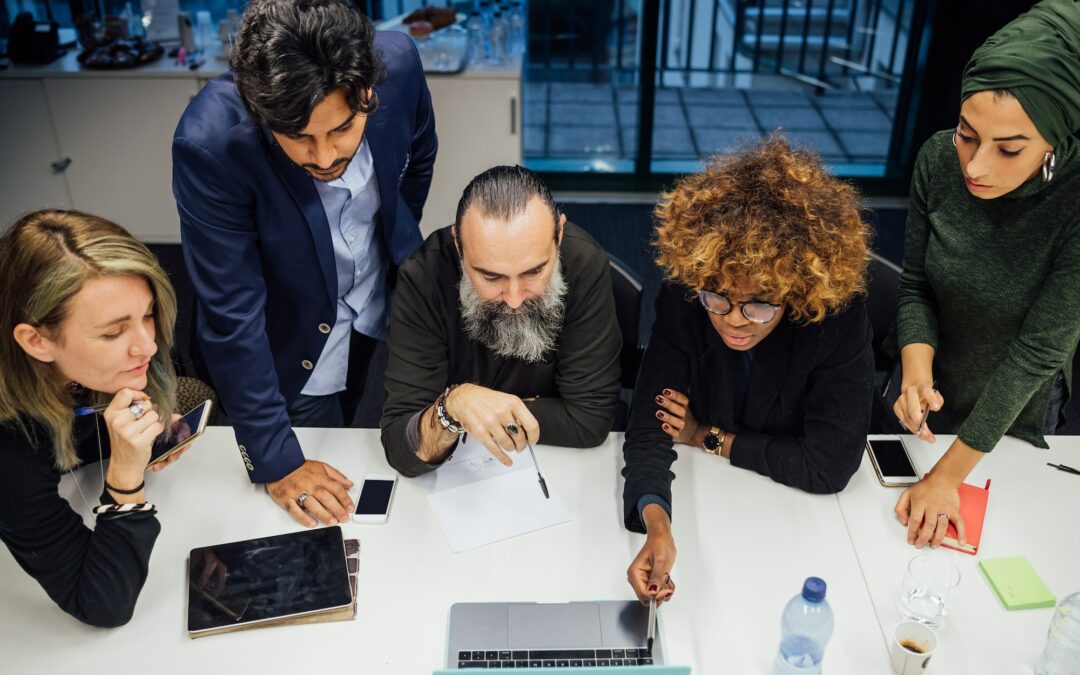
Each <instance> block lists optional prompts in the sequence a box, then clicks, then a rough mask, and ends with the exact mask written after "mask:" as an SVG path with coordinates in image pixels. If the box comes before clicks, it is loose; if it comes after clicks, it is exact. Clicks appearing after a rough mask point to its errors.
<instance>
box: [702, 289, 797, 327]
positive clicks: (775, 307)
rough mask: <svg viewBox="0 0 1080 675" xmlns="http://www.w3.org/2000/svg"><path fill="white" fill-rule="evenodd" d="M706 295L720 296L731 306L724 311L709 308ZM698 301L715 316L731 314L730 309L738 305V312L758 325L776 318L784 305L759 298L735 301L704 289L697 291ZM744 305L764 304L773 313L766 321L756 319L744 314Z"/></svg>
mask: <svg viewBox="0 0 1080 675" xmlns="http://www.w3.org/2000/svg"><path fill="white" fill-rule="evenodd" d="M706 295H714V296H716V297H718V298H722V299H724V300H726V301H727V303H728V304H729V305H731V307H730V308H729V309H728V311H726V312H717V311H715V310H712V309H709V305H708V303H706V302H705V296H706ZM698 301H699V302H700V303H701V306H702V307H703V308H704V309H705V311H706V312H708V313H709V314H715V315H716V316H727V315H728V314H731V312H732V310H734V309H735V308H736V307H738V308H739V313H740V314H742V316H743V318H744V319H746V320H747V321H749V322H751V323H756V324H758V325H764V324H767V323H772V321H773V320H774V319H776V315H777V314H778V313H779V312H780V308H781V307H783V306H784V305H783V303H781V304H779V305H774V304H773V303H771V302H762V301H761V300H747V301H745V302H736V301H735V300H732V299H731V298H729V297H728V296H727V295H725V294H723V293H717V292H716V291H706V290H704V289H702V290H700V291H698ZM746 305H764V306H766V307H769V308H770V309H772V311H773V315H772V316H770V317H769V319H768V321H758V320H757V319H751V318H750V317H748V316H747V315H746V309H745V307H746Z"/></svg>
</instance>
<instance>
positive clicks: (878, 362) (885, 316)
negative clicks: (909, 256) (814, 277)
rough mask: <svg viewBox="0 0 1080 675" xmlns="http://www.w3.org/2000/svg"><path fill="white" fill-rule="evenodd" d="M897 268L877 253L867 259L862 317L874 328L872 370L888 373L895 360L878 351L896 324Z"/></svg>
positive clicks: (898, 276) (898, 282) (898, 278)
mask: <svg viewBox="0 0 1080 675" xmlns="http://www.w3.org/2000/svg"><path fill="white" fill-rule="evenodd" d="M900 272H901V270H900V267H899V266H898V265H896V264H895V263H892V262H890V261H888V260H886V259H885V258H883V257H881V256H880V255H878V254H877V253H872V254H871V256H870V271H869V277H870V278H869V280H868V281H867V292H866V314H867V317H868V318H869V319H870V325H871V326H872V327H873V329H874V338H873V342H872V344H873V347H874V370H883V371H884V370H888V371H891V370H892V367H893V365H894V361H895V359H894V358H893V357H891V356H889V355H888V354H885V353H884V352H883V351H882V343H883V342H884V341H885V338H886V337H887V336H888V334H889V331H890V330H892V327H893V324H894V323H895V322H896V293H897V291H898V290H899V288H900Z"/></svg>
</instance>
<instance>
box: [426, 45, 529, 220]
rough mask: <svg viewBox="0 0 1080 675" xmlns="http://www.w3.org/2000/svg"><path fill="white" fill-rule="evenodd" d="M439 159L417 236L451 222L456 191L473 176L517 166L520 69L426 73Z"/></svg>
mask: <svg viewBox="0 0 1080 675" xmlns="http://www.w3.org/2000/svg"><path fill="white" fill-rule="evenodd" d="M427 81H428V88H429V89H430V90H431V105H432V107H433V108H434V110H435V132H436V133H437V134H438V136H439V154H438V156H437V157H436V159H435V174H434V176H433V177H432V180H431V192H430V193H429V194H428V200H427V204H426V205H425V206H424V217H423V219H422V220H421V223H420V229H421V231H422V234H423V235H424V236H425V237H426V236H427V235H429V234H430V233H431V232H433V231H435V230H437V229H439V228H440V227H443V226H444V225H449V224H451V223H453V222H454V215H455V214H456V212H457V204H458V200H459V199H461V192H462V191H463V190H464V189H465V186H466V185H468V184H469V181H471V180H472V179H473V178H474V177H475V176H476V175H477V174H479V173H481V172H483V171H484V170H485V169H489V168H491V167H493V166H496V165H498V164H520V163H521V70H520V66H518V67H517V68H514V69H509V68H508V69H503V70H500V71H497V72H490V71H477V72H473V71H466V72H465V73H462V74H461V75H435V74H428V76H427Z"/></svg>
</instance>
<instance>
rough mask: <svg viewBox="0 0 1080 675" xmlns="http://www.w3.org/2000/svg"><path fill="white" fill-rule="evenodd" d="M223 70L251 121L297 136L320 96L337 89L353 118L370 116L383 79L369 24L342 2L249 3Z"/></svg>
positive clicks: (278, 0) (269, 0) (254, 0)
mask: <svg viewBox="0 0 1080 675" xmlns="http://www.w3.org/2000/svg"><path fill="white" fill-rule="evenodd" d="M230 65H231V66H232V69H233V78H234V80H235V81H236V90H237V92H239V94H240V99H241V100H242V101H243V102H244V105H245V106H246V107H247V109H248V112H250V113H251V115H252V116H253V117H254V118H255V120H256V121H257V122H258V123H259V124H261V125H263V126H265V127H267V128H269V129H271V130H273V131H277V132H279V133H289V134H292V133H299V132H300V131H302V130H303V129H304V127H306V126H307V124H308V121H309V120H310V119H311V111H312V110H314V109H315V106H317V105H318V104H319V103H321V102H322V100H323V99H324V98H326V96H327V95H328V94H330V93H331V92H333V91H336V90H338V89H343V90H344V94H345V102H346V104H348V106H349V109H351V110H353V111H354V112H358V113H364V114H370V113H372V112H374V111H375V108H376V106H377V105H378V100H377V98H376V96H375V92H374V90H372V89H371V88H372V87H373V86H375V85H377V84H380V83H382V82H383V81H384V80H385V79H386V66H385V64H384V63H383V61H382V58H381V57H380V56H379V54H378V52H377V51H376V49H375V28H374V26H373V25H372V23H371V21H370V20H369V19H368V18H367V17H366V16H364V15H363V14H361V13H360V10H358V9H357V8H356V7H354V6H353V5H351V4H350V3H348V2H346V0H252V2H250V3H248V6H247V9H245V10H244V16H243V19H242V20H241V22H240V27H239V29H238V31H237V34H236V45H235V47H234V48H233V52H232V58H231V62H230Z"/></svg>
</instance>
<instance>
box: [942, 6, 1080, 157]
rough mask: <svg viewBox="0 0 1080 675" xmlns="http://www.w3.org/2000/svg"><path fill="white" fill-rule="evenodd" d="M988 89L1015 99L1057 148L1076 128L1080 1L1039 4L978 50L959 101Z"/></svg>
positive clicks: (1079, 111)
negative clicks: (1004, 91)
mask: <svg viewBox="0 0 1080 675" xmlns="http://www.w3.org/2000/svg"><path fill="white" fill-rule="evenodd" d="M988 89H991V90H992V89H1005V90H1007V91H1009V93H1011V94H1012V95H1013V96H1015V97H1016V99H1017V100H1018V101H1019V102H1020V105H1021V106H1023V108H1024V112H1026V113H1027V115H1028V117H1030V118H1031V121H1032V122H1033V123H1034V124H1035V128H1036V129H1038V130H1039V133H1040V134H1042V136H1043V138H1045V139H1046V140H1047V142H1049V143H1050V144H1051V145H1052V146H1053V147H1055V148H1057V147H1059V146H1060V145H1061V144H1063V143H1064V142H1065V140H1066V139H1068V137H1069V136H1070V135H1072V134H1073V133H1075V132H1076V131H1078V130H1080V0H1043V1H1042V2H1040V3H1039V4H1037V5H1035V6H1034V7H1032V8H1031V10H1029V11H1028V12H1026V13H1025V14H1021V15H1020V16H1019V17H1017V18H1016V19H1014V20H1013V21H1012V22H1011V23H1009V24H1008V25H1007V26H1005V27H1004V28H1002V29H1001V30H999V31H998V32H996V33H994V34H993V35H992V36H990V39H988V40H987V41H986V42H985V43H983V45H982V46H981V47H979V48H978V49H976V50H975V53H974V54H972V55H971V60H970V61H968V64H967V66H966V67H965V68H964V82H963V87H962V90H961V94H960V100H961V101H964V100H965V99H967V97H968V96H971V95H972V94H974V93H976V92H979V91H986V90H988Z"/></svg>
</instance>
